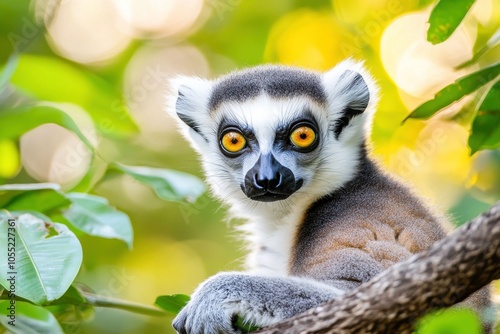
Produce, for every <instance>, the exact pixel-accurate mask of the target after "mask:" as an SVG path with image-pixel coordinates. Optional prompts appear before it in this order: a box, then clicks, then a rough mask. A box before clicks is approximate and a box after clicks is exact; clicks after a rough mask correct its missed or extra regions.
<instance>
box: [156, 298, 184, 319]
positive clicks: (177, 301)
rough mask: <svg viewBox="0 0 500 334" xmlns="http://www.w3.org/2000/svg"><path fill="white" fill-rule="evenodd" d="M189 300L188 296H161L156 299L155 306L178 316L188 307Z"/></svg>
mask: <svg viewBox="0 0 500 334" xmlns="http://www.w3.org/2000/svg"><path fill="white" fill-rule="evenodd" d="M189 299H190V297H189V296H188V295H182V294H176V295H165V296H159V297H158V298H156V301H155V305H157V306H158V307H160V308H161V309H163V310H165V311H167V312H168V313H170V314H172V315H177V314H179V312H180V311H181V310H182V308H183V307H184V306H186V304H187V303H188V302H189Z"/></svg>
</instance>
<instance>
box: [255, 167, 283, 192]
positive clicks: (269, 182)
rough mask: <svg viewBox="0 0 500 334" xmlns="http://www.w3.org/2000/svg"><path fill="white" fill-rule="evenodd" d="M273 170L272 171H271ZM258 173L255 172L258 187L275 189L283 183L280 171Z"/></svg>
mask: <svg viewBox="0 0 500 334" xmlns="http://www.w3.org/2000/svg"><path fill="white" fill-rule="evenodd" d="M271 172H272V171H271ZM267 174H269V175H266V173H257V174H255V180H254V183H255V186H256V187H257V188H262V189H264V190H269V189H275V188H278V187H279V186H280V184H281V174H280V172H276V173H274V174H273V173H267Z"/></svg>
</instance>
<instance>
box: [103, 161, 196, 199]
mask: <svg viewBox="0 0 500 334" xmlns="http://www.w3.org/2000/svg"><path fill="white" fill-rule="evenodd" d="M114 171H119V172H121V173H125V174H127V175H130V176H131V177H133V178H134V179H135V180H137V181H139V182H141V183H143V184H145V185H147V186H148V187H150V188H152V189H153V190H154V192H155V193H156V195H157V196H158V197H159V198H161V199H164V200H167V201H188V202H194V201H195V200H196V199H197V198H198V197H199V196H200V195H201V194H203V192H205V185H204V184H203V182H202V181H201V180H200V179H199V178H197V177H195V176H193V175H190V174H187V173H183V172H178V171H174V170H169V169H161V168H151V167H140V166H125V165H118V164H114V165H113V166H112V168H111V171H110V172H111V173H113V172H114Z"/></svg>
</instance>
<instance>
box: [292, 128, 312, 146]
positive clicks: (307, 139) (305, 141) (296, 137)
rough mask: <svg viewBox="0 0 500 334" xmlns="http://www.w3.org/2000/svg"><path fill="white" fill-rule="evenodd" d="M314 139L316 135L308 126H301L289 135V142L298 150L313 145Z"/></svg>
mask: <svg viewBox="0 0 500 334" xmlns="http://www.w3.org/2000/svg"><path fill="white" fill-rule="evenodd" d="M315 139H316V133H315V132H314V130H313V129H311V128H310V127H308V126H301V127H298V128H296V129H295V130H293V132H292V134H291V135H290V140H291V141H292V144H294V145H295V146H297V147H298V148H308V147H309V146H311V145H312V144H313V143H314V140H315Z"/></svg>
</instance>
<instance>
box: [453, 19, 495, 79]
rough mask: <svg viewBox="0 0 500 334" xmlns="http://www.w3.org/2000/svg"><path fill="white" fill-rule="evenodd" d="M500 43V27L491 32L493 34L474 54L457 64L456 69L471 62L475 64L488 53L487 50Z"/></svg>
mask: <svg viewBox="0 0 500 334" xmlns="http://www.w3.org/2000/svg"><path fill="white" fill-rule="evenodd" d="M499 43H500V28H499V29H497V31H495V33H494V34H493V36H491V38H490V39H489V40H488V41H487V42H486V44H484V45H483V46H482V47H481V48H480V49H479V50H478V51H477V52H476V53H475V54H474V56H473V57H472V58H471V59H469V60H467V61H466V62H464V63H462V64H460V65H458V66H457V67H456V69H457V70H458V69H461V68H464V67H467V66H470V65H473V64H476V63H477V61H479V59H481V58H483V56H484V55H485V54H486V53H488V51H490V50H491V49H493V48H494V47H496V46H497V45H498V44H499Z"/></svg>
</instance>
